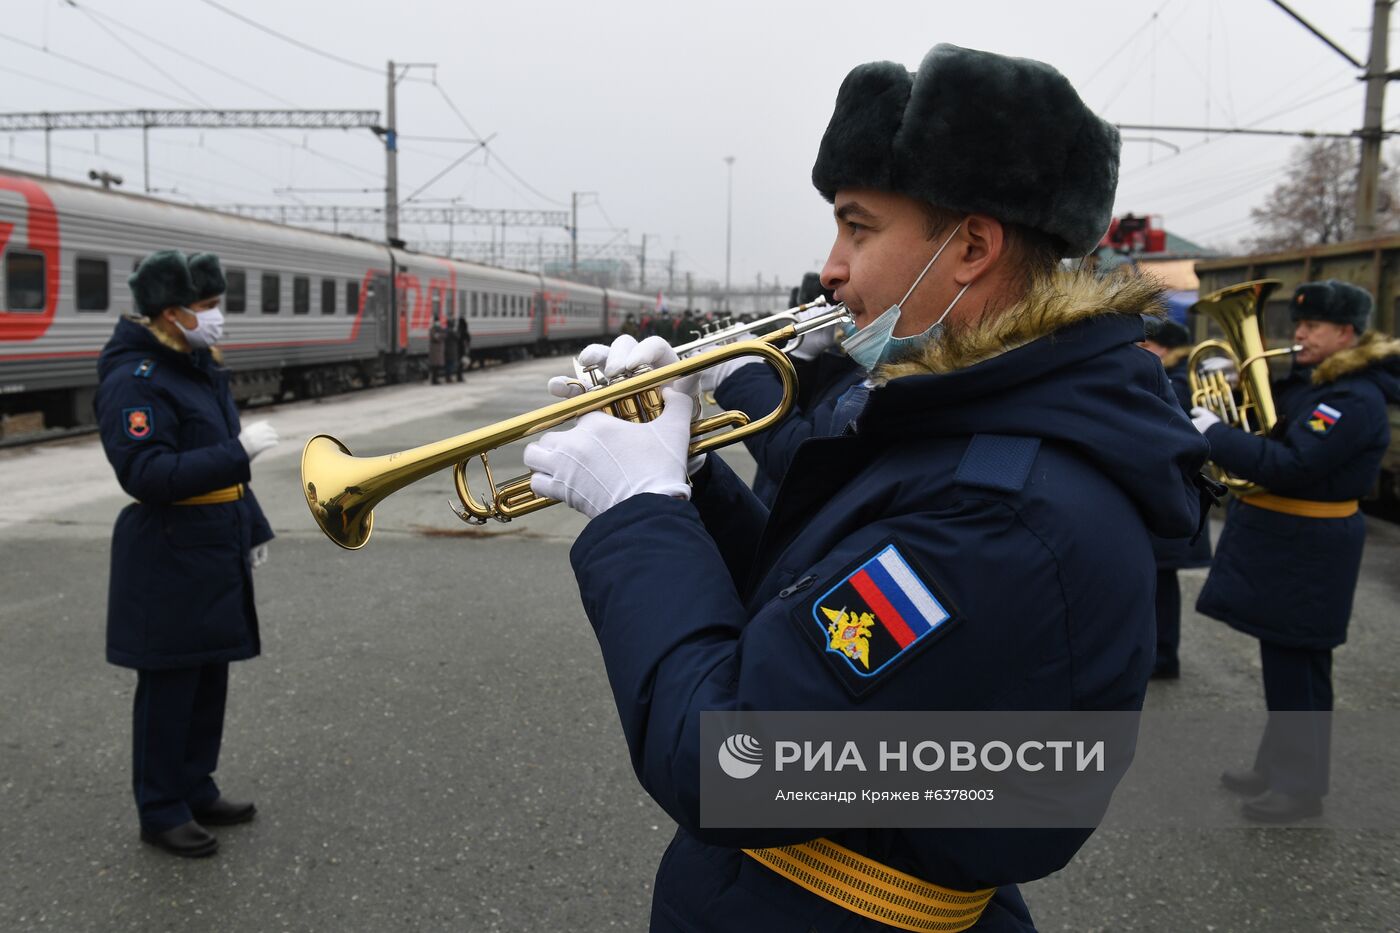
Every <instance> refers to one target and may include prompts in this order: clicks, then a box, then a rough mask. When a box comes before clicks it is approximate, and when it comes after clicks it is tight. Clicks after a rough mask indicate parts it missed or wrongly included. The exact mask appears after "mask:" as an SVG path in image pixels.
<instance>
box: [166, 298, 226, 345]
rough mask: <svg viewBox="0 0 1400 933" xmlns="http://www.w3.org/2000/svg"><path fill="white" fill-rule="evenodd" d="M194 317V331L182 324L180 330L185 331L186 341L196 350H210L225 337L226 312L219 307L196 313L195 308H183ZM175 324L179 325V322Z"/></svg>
mask: <svg viewBox="0 0 1400 933" xmlns="http://www.w3.org/2000/svg"><path fill="white" fill-rule="evenodd" d="M181 310H182V311H188V312H189V313H190V314H193V315H194V330H190V329H189V328H188V327H186V326H185V325H184V324H180V330H182V331H184V334H185V340H187V341H188V342H189V345H190V346H191V347H193V348H195V349H196V350H208V349H209V348H210V347H213V346H214V345H215V344H217V343H218V342H219V341H220V340H222V339H223V337H224V312H222V311H220V310H219V307H218V305H215V306H214V307H212V308H210V309H209V310H208V311H196V310H194V309H193V308H181ZM175 323H177V324H179V323H180V322H179V321H176V322H175Z"/></svg>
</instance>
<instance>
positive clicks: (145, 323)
mask: <svg viewBox="0 0 1400 933" xmlns="http://www.w3.org/2000/svg"><path fill="white" fill-rule="evenodd" d="M124 316H125V317H126V319H127V320H128V321H131V322H132V323H134V324H140V325H141V326H142V327H144V328H146V330H148V331H149V332H150V334H151V336H152V337H154V338H155V340H156V342H157V343H159V344H160V345H161V346H162V347H165V349H167V350H170V351H171V352H173V353H183V354H184V355H185V356H190V355H191V353H192V351H190V350H189V349H187V348H185V347H182V346H180V345H179V344H178V343H176V342H175V341H174V339H173V338H172V337H171V336H170V335H169V334H167V333H166V332H165V331H163V330H161V329H160V328H159V327H156V326H155V325H154V324H152V323H151V319H150V318H148V317H146V316H145V315H144V314H127V315H124ZM209 355H210V356H212V357H213V358H214V362H215V363H218V364H219V365H220V366H222V365H224V354H223V351H221V350H220V349H219V348H218V347H211V348H210V350H209Z"/></svg>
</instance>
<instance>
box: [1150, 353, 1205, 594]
mask: <svg viewBox="0 0 1400 933" xmlns="http://www.w3.org/2000/svg"><path fill="white" fill-rule="evenodd" d="M1166 370H1167V379H1168V380H1170V382H1171V388H1172V392H1173V393H1175V395H1176V399H1177V402H1178V403H1179V404H1180V405H1181V410H1182V411H1185V412H1189V411H1190V410H1191V383H1190V379H1189V378H1188V376H1187V374H1186V373H1187V369H1186V358H1185V357H1183V358H1181V359H1180V360H1178V361H1177V362H1175V363H1173V364H1172V365H1171V366H1168V367H1167V368H1166ZM1193 537H1194V538H1195V540H1194V542H1193V541H1192V538H1193ZM1152 553H1153V554H1154V555H1155V556H1156V558H1157V569H1159V570H1181V569H1183V568H1185V567H1209V566H1210V531H1209V529H1206V528H1204V527H1203V528H1202V529H1201V532H1200V534H1199V535H1188V536H1186V537H1184V538H1160V537H1157V536H1156V535H1153V537H1152Z"/></svg>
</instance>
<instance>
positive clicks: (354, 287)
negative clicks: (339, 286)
mask: <svg viewBox="0 0 1400 933" xmlns="http://www.w3.org/2000/svg"><path fill="white" fill-rule="evenodd" d="M345 313H346V314H359V313H360V283H359V282H346V283H345Z"/></svg>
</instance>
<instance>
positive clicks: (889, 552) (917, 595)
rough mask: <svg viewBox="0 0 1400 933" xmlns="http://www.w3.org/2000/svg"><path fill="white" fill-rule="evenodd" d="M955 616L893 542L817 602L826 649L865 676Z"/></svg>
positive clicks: (814, 615)
mask: <svg viewBox="0 0 1400 933" xmlns="http://www.w3.org/2000/svg"><path fill="white" fill-rule="evenodd" d="M951 618H952V614H951V613H950V612H949V611H948V610H947V609H946V608H944V605H943V603H942V602H940V601H939V599H938V597H937V596H935V595H934V592H933V590H932V589H931V588H930V587H929V586H928V585H927V584H926V583H924V581H923V580H921V579H920V578H919V576H918V574H916V573H915V572H914V569H913V567H912V566H911V565H910V563H909V561H907V560H906V559H905V558H904V556H903V555H902V554H900V553H899V549H898V548H897V547H896V546H895V545H894V544H889V545H886V546H884V547H883V548H881V549H880V550H879V551H877V552H876V553H875V555H874V556H873V557H871V558H869V559H868V560H866V561H865V562H864V563H862V564H861V565H860V566H858V567H856V569H855V570H854V571H852V572H851V573H849V574H848V575H847V576H845V577H844V578H843V579H842V580H841V581H840V582H839V583H837V584H836V585H835V586H833V587H832V588H831V589H829V590H827V591H826V592H825V593H824V594H822V595H821V596H820V597H819V598H818V599H817V600H816V602H814V603H813V604H812V619H813V621H814V622H815V623H816V624H817V626H819V628H820V630H821V635H822V640H823V642H824V644H825V646H826V650H827V651H828V652H830V653H832V654H834V655H837V656H839V657H840V658H841V659H842V660H843V661H844V662H845V664H846V666H848V667H849V668H850V670H851V671H852V672H853V673H855V674H858V675H860V677H862V678H866V677H874V676H875V675H876V674H878V673H880V671H882V670H884V669H885V668H886V667H888V666H889V665H890V664H891V663H893V662H894V661H895V659H897V658H899V657H900V656H901V655H903V654H904V653H905V652H907V651H909V650H910V649H912V648H913V647H914V646H915V645H917V644H918V643H919V642H921V641H923V640H924V639H926V638H928V637H929V636H931V635H932V634H933V633H934V632H936V631H938V630H939V629H940V628H941V627H942V626H943V625H944V624H945V623H947V622H948V620H949V619H951Z"/></svg>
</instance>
